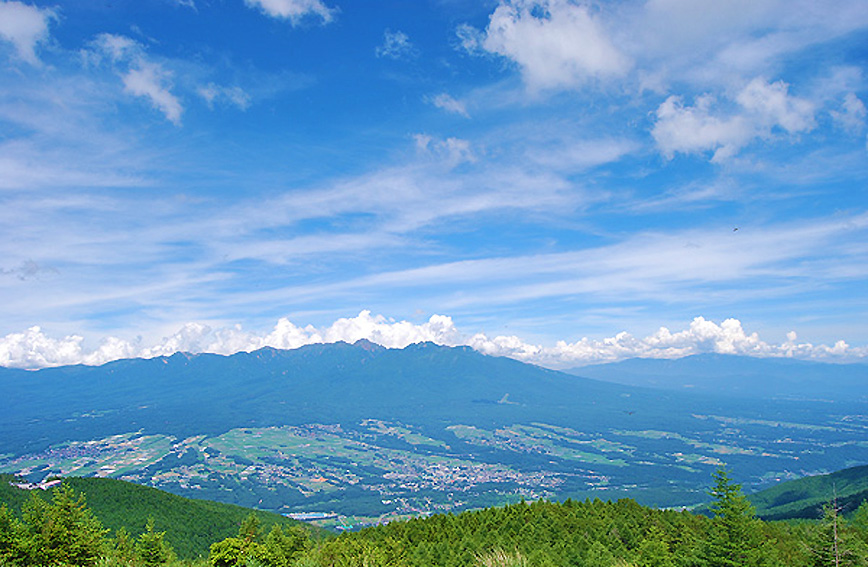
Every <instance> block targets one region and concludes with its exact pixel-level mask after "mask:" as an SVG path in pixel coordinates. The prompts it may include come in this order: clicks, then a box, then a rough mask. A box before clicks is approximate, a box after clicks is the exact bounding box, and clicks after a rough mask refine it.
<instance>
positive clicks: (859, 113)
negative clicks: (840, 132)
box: [830, 93, 868, 132]
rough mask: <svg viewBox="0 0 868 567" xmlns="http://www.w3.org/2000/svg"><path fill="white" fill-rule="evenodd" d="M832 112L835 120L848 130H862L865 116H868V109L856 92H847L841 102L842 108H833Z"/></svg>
mask: <svg viewBox="0 0 868 567" xmlns="http://www.w3.org/2000/svg"><path fill="white" fill-rule="evenodd" d="M830 114H831V115H832V118H834V119H835V122H837V123H838V124H840V125H841V126H842V127H843V128H845V129H846V130H848V131H850V132H860V131H861V130H862V129H863V128H864V127H865V117H866V116H868V110H866V109H865V103H863V102H862V100H861V99H860V98H859V97H858V96H856V95H855V94H854V93H847V95H846V96H845V97H844V102H843V103H842V104H841V110H832V111H831V112H830Z"/></svg>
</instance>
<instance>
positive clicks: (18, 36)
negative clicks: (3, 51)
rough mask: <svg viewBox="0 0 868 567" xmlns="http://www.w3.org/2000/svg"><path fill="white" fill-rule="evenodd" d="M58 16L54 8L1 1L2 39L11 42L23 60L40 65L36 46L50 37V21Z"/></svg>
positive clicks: (0, 22)
mask: <svg viewBox="0 0 868 567" xmlns="http://www.w3.org/2000/svg"><path fill="white" fill-rule="evenodd" d="M54 18H56V15H55V13H54V11H53V10H50V9H40V8H37V7H36V6H30V5H28V4H24V3H22V2H15V1H11V2H0V39H3V40H5V41H7V42H9V43H11V44H12V45H13V46H14V47H15V51H16V53H17V54H18V57H20V58H21V59H22V60H24V61H26V62H27V63H30V64H31V65H38V64H39V58H38V57H37V56H36V46H37V44H39V43H42V42H44V41H45V40H47V39H48V23H49V22H50V21H51V20H52V19H54Z"/></svg>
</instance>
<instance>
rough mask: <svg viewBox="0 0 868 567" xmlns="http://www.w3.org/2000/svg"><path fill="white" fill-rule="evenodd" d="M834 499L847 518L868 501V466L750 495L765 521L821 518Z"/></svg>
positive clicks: (794, 482)
mask: <svg viewBox="0 0 868 567" xmlns="http://www.w3.org/2000/svg"><path fill="white" fill-rule="evenodd" d="M834 497H837V504H838V506H839V507H840V509H841V512H842V513H843V514H845V515H847V514H848V513H850V512H853V511H854V510H856V509H857V508H858V507H859V506H860V505H861V504H862V502H863V501H865V500H868V466H860V467H852V468H849V469H844V470H841V471H836V472H834V473H830V474H824V475H816V476H809V477H805V478H800V479H796V480H791V481H788V482H784V483H781V484H779V485H777V486H773V487H771V488H767V489H765V490H762V491H760V492H756V493H754V494H750V495H748V498H749V499H750V501H751V502H752V503H753V505H754V506H755V507H756V511H757V515H758V516H759V517H761V518H763V519H764V520H786V519H795V518H803V519H818V518H821V517H822V515H823V505H824V504H827V503H828V502H829V501H830V500H832V498H834Z"/></svg>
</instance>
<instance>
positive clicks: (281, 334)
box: [0, 310, 868, 369]
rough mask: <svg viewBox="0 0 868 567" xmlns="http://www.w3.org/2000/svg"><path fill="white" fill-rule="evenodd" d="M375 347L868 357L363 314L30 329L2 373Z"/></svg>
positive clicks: (835, 349)
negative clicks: (144, 338)
mask: <svg viewBox="0 0 868 567" xmlns="http://www.w3.org/2000/svg"><path fill="white" fill-rule="evenodd" d="M362 339H365V340H369V341H371V342H373V343H376V344H379V345H382V346H384V347H386V348H404V347H406V346H408V345H411V344H414V343H420V342H433V343H436V344H439V345H445V346H470V347H471V348H473V349H475V350H477V351H479V352H481V353H483V354H488V355H492V356H505V357H509V358H514V359H516V360H520V361H523V362H528V363H532V364H538V365H541V366H547V367H551V368H570V367H574V366H581V365H586V364H594V363H601V362H615V361H618V360H624V359H627V358H635V357H642V358H680V357H683V356H688V355H692V354H700V353H706V352H715V353H721V354H736V355H746V356H757V357H790V358H800V359H814V360H829V361H845V360H855V359H862V358H865V357H868V347H852V346H850V345H848V344H847V343H846V342H844V341H838V342H836V343H835V344H834V345H832V346H828V345H814V344H812V343H808V342H798V341H797V335H796V333H795V332H794V331H791V332H790V333H788V334H787V339H786V341H784V342H783V343H780V344H773V343H768V342H766V341H763V340H762V339H761V338H760V337H759V335H758V334H757V333H755V332H754V333H748V332H747V331H745V330H744V328H743V327H742V324H741V322H740V321H738V320H737V319H726V320H725V321H723V322H721V323H720V324H718V323H715V322H713V321H709V320H707V319H705V318H703V317H696V318H695V319H694V320H693V321H692V322H691V323H690V324H689V326H688V327H687V328H686V329H683V330H680V331H675V332H672V331H670V330H669V329H667V328H665V327H661V328H660V329H659V330H658V331H657V332H655V333H653V334H652V335H649V336H647V337H644V338H636V337H634V336H633V335H631V334H630V333H627V332H621V333H618V334H616V335H615V336H613V337H608V338H603V339H589V338H583V339H581V340H579V341H576V342H574V343H568V342H565V341H559V342H557V343H556V344H555V345H554V346H548V347H546V346H541V345H535V344H532V343H528V342H525V341H524V340H522V339H521V338H519V337H517V336H496V337H491V338H490V337H488V336H487V335H485V334H484V333H477V334H475V335H472V336H468V335H466V334H464V333H462V332H461V331H460V330H459V329H458V328H457V326H456V325H455V323H454V322H453V320H452V318H451V317H448V316H445V315H432V316H431V317H430V318H429V319H428V321H426V322H424V323H421V324H420V323H411V322H409V321H395V320H393V319H388V318H386V317H384V316H382V315H372V314H371V312H370V311H367V310H366V311H362V312H361V313H359V315H358V316H356V317H348V318H341V319H338V320H337V321H335V322H334V323H332V324H331V325H329V326H327V327H321V328H317V327H314V326H313V325H307V326H305V327H300V326H298V325H296V324H294V323H293V322H292V321H290V320H289V319H287V318H281V319H280V320H279V321H278V322H277V324H276V325H275V326H274V327H273V328H272V329H271V330H270V331H269V332H267V333H264V334H257V333H251V332H247V331H244V330H243V329H241V327H240V326H234V327H226V328H221V329H216V330H215V329H212V328H211V327H209V326H208V325H204V324H201V323H188V324H186V325H184V326H183V327H182V328H181V329H179V330H178V332H176V333H175V334H173V335H171V336H168V337H164V338H163V339H162V340H161V341H160V342H159V343H157V344H155V345H152V346H148V347H143V346H142V345H140V344H139V341H135V342H128V341H125V340H123V339H119V338H116V337H109V338H106V339H103V341H102V342H101V344H100V346H99V347H98V348H96V349H95V350H92V351H85V350H84V349H83V347H82V342H83V340H84V339H83V338H82V337H80V336H78V335H70V336H67V337H64V338H62V339H54V338H51V337H49V336H47V335H46V334H45V333H44V332H43V331H42V329H41V328H39V327H31V328H30V329H27V330H26V331H25V332H23V333H12V334H9V335H6V336H5V337H3V338H0V366H7V367H16V368H28V369H36V368H44V367H49V366H61V365H67V364H88V365H98V364H104V363H106V362H109V361H112V360H117V359H120V358H132V357H140V358H153V357H157V356H169V355H172V354H174V353H176V352H190V353H214V354H223V355H229V354H234V353H237V352H250V351H254V350H257V349H260V348H263V347H273V348H278V349H295V348H299V347H302V346H305V345H310V344H322V343H335V342H338V341H344V342H349V343H354V342H356V341H359V340H362Z"/></svg>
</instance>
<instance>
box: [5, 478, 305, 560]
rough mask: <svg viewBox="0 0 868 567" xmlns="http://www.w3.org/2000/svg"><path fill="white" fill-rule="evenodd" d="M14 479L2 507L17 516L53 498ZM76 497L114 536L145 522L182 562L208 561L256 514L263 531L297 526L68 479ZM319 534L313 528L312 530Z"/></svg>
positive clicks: (118, 484)
mask: <svg viewBox="0 0 868 567" xmlns="http://www.w3.org/2000/svg"><path fill="white" fill-rule="evenodd" d="M13 479H14V477H12V476H10V475H0V502H2V503H4V504H7V505H8V506H9V507H10V508H11V509H12V510H14V511H15V512H16V513H20V511H21V506H22V505H23V504H24V502H26V501H27V499H28V498H30V497H31V495H32V494H36V495H37V496H40V497H42V498H47V499H48V498H51V491H42V490H35V491H28V490H23V489H20V488H15V487H13V486H11V484H10V482H11V481H12V480H13ZM65 482H67V483H68V484H69V485H70V486H71V487H72V488H73V489H74V490H75V491H76V492H77V493H83V494H84V495H85V497H86V499H87V506H88V508H89V509H90V510H92V511H93V513H94V514H95V515H96V516H97V518H99V520H100V521H101V522H102V524H103V525H104V526H105V527H107V528H109V529H111V530H112V533H113V534H114V533H116V532H117V530H119V529H120V528H121V527H124V528H126V529H127V531H129V532H130V534H132V535H133V536H137V535H138V534H139V533H141V532H143V531H144V528H145V524H146V523H147V521H148V519H149V518H153V519H154V528H155V530H157V531H165V532H166V539H167V541H168V542H169V543H170V544H171V545H172V547H173V548H174V549H175V551H176V552H177V553H178V555H179V557H182V558H194V557H199V556H207V555H208V547H209V546H210V545H211V544H212V543H213V542H215V541H219V540H221V539H224V538H226V537H230V536H233V535H235V534H236V533H237V532H238V526H239V525H241V522H242V521H243V520H244V519H245V518H246V517H247V516H248V515H249V514H251V513H252V514H254V515H255V516H256V517H257V518H259V520H260V521H261V522H262V525H263V526H264V527H265V528H266V529H270V527H271V526H272V525H275V524H276V525H280V526H293V525H300V523H299V522H296V521H294V520H290V519H289V518H285V517H283V516H281V515H279V514H273V513H270V512H263V511H259V510H252V509H249V508H243V507H240V506H234V505H231V504H222V503H219V502H212V501H209V500H195V499H191V498H183V497H181V496H176V495H174V494H170V493H168V492H165V491H163V490H158V489H156V488H150V487H147V486H140V485H137V484H133V483H130V482H124V481H120V480H113V479H108V478H67V479H65ZM312 529H313V530H314V532H315V533H317V534H319V533H320V531H319V530H318V529H317V528H312Z"/></svg>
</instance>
